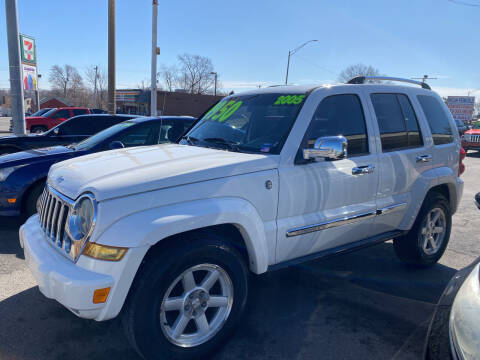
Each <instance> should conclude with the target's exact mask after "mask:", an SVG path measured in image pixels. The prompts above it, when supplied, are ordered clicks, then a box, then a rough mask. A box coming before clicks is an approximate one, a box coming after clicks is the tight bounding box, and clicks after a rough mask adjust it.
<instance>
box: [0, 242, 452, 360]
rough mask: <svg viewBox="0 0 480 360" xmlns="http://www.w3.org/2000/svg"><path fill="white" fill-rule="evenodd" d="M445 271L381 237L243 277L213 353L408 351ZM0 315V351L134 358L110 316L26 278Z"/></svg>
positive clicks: (418, 346) (392, 354)
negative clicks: (236, 311) (238, 304)
mask: <svg viewBox="0 0 480 360" xmlns="http://www.w3.org/2000/svg"><path fill="white" fill-rule="evenodd" d="M2 246H4V247H3V248H2V249H3V250H4V249H6V248H8V245H5V244H4V245H2ZM5 246H7V247H6V248H5ZM455 272H456V270H455V269H451V268H448V267H445V266H443V265H435V266H434V267H432V268H429V269H412V268H408V267H405V266H404V265H403V264H402V263H400V262H399V261H398V260H397V259H396V258H395V255H394V253H393V248H392V244H391V243H385V244H381V245H378V246H376V247H373V248H369V249H364V250H362V251H359V252H356V253H352V254H348V255H344V256H340V257H336V258H331V259H328V260H323V261H315V262H311V263H307V264H303V265H299V266H295V267H292V268H287V269H283V270H279V271H276V272H271V273H267V274H264V275H262V276H258V277H252V278H251V289H250V296H249V309H248V313H247V316H245V318H244V320H243V322H242V323H241V325H240V326H239V328H238V329H237V332H236V334H235V336H234V337H233V338H232V340H231V341H230V342H228V343H227V345H226V346H225V347H224V348H223V349H222V350H221V351H220V352H219V353H218V354H217V355H216V356H215V359H245V358H254V359H293V358H295V359H318V358H320V357H321V358H322V359H364V358H372V359H378V358H382V359H391V358H394V359H418V358H419V357H420V356H421V353H422V347H423V342H424V337H425V333H426V330H427V327H428V322H429V320H430V317H431V315H432V313H433V310H434V304H435V303H436V302H437V300H438V299H439V297H440V295H441V293H442V291H443V289H444V287H445V285H446V284H447V282H448V281H449V279H450V278H451V277H452V276H453V275H454V274H455ZM0 319H1V323H2V325H1V326H0V358H1V359H28V360H33V359H35V360H41V359H64V358H69V359H85V358H88V359H91V360H92V359H110V358H116V359H137V356H136V355H135V353H134V351H133V350H132V349H131V348H130V347H129V345H128V343H127V342H126V339H125V338H124V336H123V333H122V330H121V326H120V322H119V320H117V319H115V320H112V321H108V322H104V323H98V322H94V321H88V320H82V319H79V318H77V317H76V316H75V315H73V314H71V313H70V312H69V311H68V310H66V309H64V308H63V307H62V306H61V305H59V304H58V303H56V302H55V301H53V300H49V299H46V298H44V297H43V295H41V294H40V292H39V291H38V288H36V287H35V288H31V289H28V290H26V291H23V292H21V293H18V294H16V295H14V296H11V297H9V298H7V299H6V300H3V301H1V302H0Z"/></svg>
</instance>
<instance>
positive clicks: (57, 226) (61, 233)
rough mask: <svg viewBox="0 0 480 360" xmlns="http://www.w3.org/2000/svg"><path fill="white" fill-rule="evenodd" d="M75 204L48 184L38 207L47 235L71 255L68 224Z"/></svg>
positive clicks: (60, 248) (59, 247)
mask: <svg viewBox="0 0 480 360" xmlns="http://www.w3.org/2000/svg"><path fill="white" fill-rule="evenodd" d="M73 204H74V203H73V201H72V200H70V199H68V198H67V197H65V196H63V195H62V194H60V193H59V192H57V191H55V190H54V189H53V188H52V187H50V186H49V185H46V186H45V189H44V190H43V194H42V197H41V198H40V206H39V209H38V210H39V211H38V215H39V217H40V225H41V227H42V230H43V232H44V234H45V237H46V238H47V239H48V240H50V241H51V243H52V244H54V245H55V247H57V248H58V249H59V250H63V251H62V252H63V253H64V254H65V255H69V253H70V249H71V246H72V242H71V240H70V237H69V236H68V235H67V232H66V224H67V217H68V213H69V211H70V209H71V208H72V206H73Z"/></svg>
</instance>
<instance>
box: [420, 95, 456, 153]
mask: <svg viewBox="0 0 480 360" xmlns="http://www.w3.org/2000/svg"><path fill="white" fill-rule="evenodd" d="M417 98H418V101H419V102H420V106H421V107H422V110H423V113H424V114H425V117H426V118H427V122H428V125H429V126H430V131H431V132H432V137H433V143H434V144H435V145H441V144H448V143H451V142H453V132H452V127H451V126H450V121H449V120H448V116H447V114H446V113H445V111H444V109H443V107H442V105H441V104H440V102H439V100H438V99H437V98H436V97H434V96H429V95H417Z"/></svg>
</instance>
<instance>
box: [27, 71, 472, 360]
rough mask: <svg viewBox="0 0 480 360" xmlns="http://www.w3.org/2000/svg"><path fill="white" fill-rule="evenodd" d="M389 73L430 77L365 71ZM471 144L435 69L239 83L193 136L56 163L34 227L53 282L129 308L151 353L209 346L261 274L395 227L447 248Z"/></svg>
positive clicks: (54, 290)
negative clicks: (464, 146) (440, 90)
mask: <svg viewBox="0 0 480 360" xmlns="http://www.w3.org/2000/svg"><path fill="white" fill-rule="evenodd" d="M382 79H383V80H385V79H387V80H391V81H404V82H410V83H414V85H421V88H420V87H418V86H397V85H391V84H388V85H385V84H378V83H377V84H366V83H365V82H366V81H367V80H368V81H371V80H374V81H376V80H382ZM463 156H464V153H462V151H461V147H460V139H459V135H458V132H457V131H456V128H455V123H454V121H453V118H452V116H451V115H450V112H449V111H448V109H447V107H446V106H445V104H444V103H443V101H442V99H441V98H440V97H439V96H438V95H437V94H436V93H434V92H433V91H432V90H430V88H429V87H428V85H426V84H423V83H417V82H414V81H410V80H402V79H395V78H365V77H359V78H355V79H352V80H351V81H350V82H349V83H348V84H341V85H325V86H316V87H305V86H278V87H269V88H264V89H259V90H255V91H251V92H246V93H243V94H238V95H237V94H235V95H232V96H229V97H226V98H224V99H223V100H221V101H220V102H219V103H218V104H217V105H216V106H214V107H213V108H212V109H210V110H209V111H208V112H207V113H206V114H204V115H203V116H202V117H201V118H200V119H199V121H198V122H197V123H196V124H195V125H194V126H193V128H192V129H191V130H190V131H189V132H188V133H187V134H186V135H185V136H184V137H183V138H182V140H181V141H180V143H179V144H169V145H159V146H151V147H142V148H130V149H120V150H113V151H107V152H103V153H98V154H93V155H88V156H85V157H80V158H76V159H72V160H68V161H65V162H62V163H59V164H56V165H54V166H53V167H52V169H51V171H50V174H49V176H48V182H47V183H48V185H47V187H46V189H45V191H44V194H43V196H42V198H41V201H40V203H39V207H38V215H34V216H32V217H31V218H30V219H28V221H27V222H26V223H25V224H24V225H23V226H22V227H21V229H20V241H21V245H22V247H23V248H24V251H25V258H26V261H27V263H28V266H29V267H30V269H31V271H32V273H33V275H34V276H35V278H36V280H37V281H38V284H39V287H40V290H41V291H42V293H43V294H44V295H45V296H47V297H49V298H53V299H56V300H57V301H59V302H60V303H61V304H63V305H64V306H65V307H67V308H68V309H69V310H70V311H72V312H73V313H75V314H76V315H78V316H80V317H83V318H89V319H95V320H98V321H101V320H107V319H111V318H114V317H116V316H117V315H119V314H121V315H122V317H123V324H124V326H125V330H126V333H127V336H128V338H129V340H130V341H131V343H132V345H133V346H134V347H135V349H137V351H138V352H139V353H140V354H141V356H143V357H144V358H146V359H157V358H170V357H174V358H192V359H199V358H201V357H202V356H205V355H206V354H208V353H210V352H212V351H213V350H215V349H216V348H217V347H218V346H220V345H221V344H222V343H223V342H224V341H225V340H226V339H227V337H228V335H229V334H230V333H231V332H232V331H233V330H234V328H235V327H236V325H237V323H238V321H239V320H240V319H241V318H242V316H244V315H243V312H244V309H245V305H246V301H247V292H248V278H249V274H262V273H264V272H267V271H271V270H274V269H278V268H280V267H284V266H288V265H291V264H296V263H299V262H302V261H307V260H311V259H317V258H322V257H326V256H331V255H336V254H341V253H343V252H346V251H351V250H354V249H359V248H362V247H365V246H369V245H373V244H377V243H380V242H383V241H386V240H389V239H393V248H394V250H395V252H396V254H397V255H398V256H399V257H400V259H402V260H404V261H405V262H407V263H411V264H415V265H419V266H427V265H431V264H434V263H436V262H437V261H438V260H439V258H440V257H441V256H442V254H443V252H444V251H445V248H446V246H447V243H448V240H449V236H450V230H451V224H452V221H451V217H452V215H453V214H454V213H455V211H456V209H457V205H458V203H459V201H460V198H461V196H462V191H463V182H462V180H460V178H459V176H460V174H461V173H462V172H463V170H464V166H463V164H462V159H463ZM273 301H274V300H273Z"/></svg>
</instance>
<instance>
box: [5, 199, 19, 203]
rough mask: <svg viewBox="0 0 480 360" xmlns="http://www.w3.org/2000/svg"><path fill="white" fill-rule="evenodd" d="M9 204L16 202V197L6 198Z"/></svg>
mask: <svg viewBox="0 0 480 360" xmlns="http://www.w3.org/2000/svg"><path fill="white" fill-rule="evenodd" d="M7 201H8V203H9V204H15V203H16V202H17V199H7Z"/></svg>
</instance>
